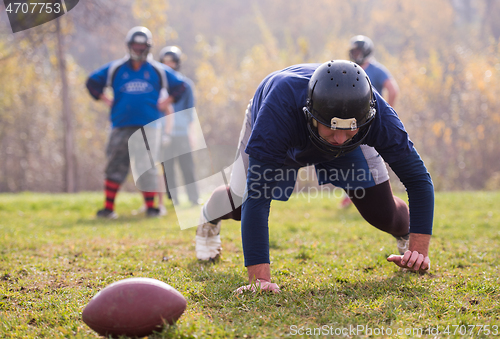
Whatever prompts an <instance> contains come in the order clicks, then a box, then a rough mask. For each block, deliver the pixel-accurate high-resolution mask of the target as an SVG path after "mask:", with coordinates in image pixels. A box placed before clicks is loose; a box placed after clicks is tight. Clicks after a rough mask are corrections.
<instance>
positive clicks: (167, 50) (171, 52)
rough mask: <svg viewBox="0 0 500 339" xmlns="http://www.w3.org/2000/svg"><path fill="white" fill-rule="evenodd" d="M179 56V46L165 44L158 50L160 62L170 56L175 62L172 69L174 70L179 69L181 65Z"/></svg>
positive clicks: (180, 54)
mask: <svg viewBox="0 0 500 339" xmlns="http://www.w3.org/2000/svg"><path fill="white" fill-rule="evenodd" d="M181 56H182V51H181V49H180V48H179V47H177V46H166V47H163V48H162V49H161V51H160V62H162V63H163V61H164V60H165V59H166V58H171V60H172V61H173V62H175V65H176V66H175V67H174V69H175V70H176V71H178V70H179V68H180V67H181Z"/></svg>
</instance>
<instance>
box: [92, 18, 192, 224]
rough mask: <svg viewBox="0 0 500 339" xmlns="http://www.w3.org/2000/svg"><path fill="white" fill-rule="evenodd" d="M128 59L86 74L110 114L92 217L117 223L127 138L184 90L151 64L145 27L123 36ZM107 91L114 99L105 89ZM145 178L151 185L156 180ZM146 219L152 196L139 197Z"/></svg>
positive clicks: (160, 114) (152, 211) (180, 83)
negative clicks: (99, 204)
mask: <svg viewBox="0 0 500 339" xmlns="http://www.w3.org/2000/svg"><path fill="white" fill-rule="evenodd" d="M126 45H127V49H128V54H127V55H126V56H125V57H124V58H122V59H119V60H115V61H112V62H110V63H108V64H106V65H104V66H103V67H101V68H99V69H98V70H96V71H95V72H93V73H92V74H90V76H89V78H88V80H87V84H86V85H87V88H88V90H89V93H90V95H91V96H92V97H93V98H94V99H96V100H101V101H103V102H104V103H106V104H107V105H108V106H109V107H110V109H111V111H110V120H111V125H112V126H111V127H112V129H111V133H110V135H109V139H108V144H107V147H106V157H107V164H106V169H105V182H104V187H105V197H106V200H105V203H104V208H103V209H101V210H99V211H98V212H97V217H100V218H110V219H116V218H117V214H116V213H115V211H114V207H115V197H116V194H117V192H118V190H119V188H120V186H121V185H122V183H123V182H124V181H125V179H126V178H127V175H128V172H129V168H130V158H129V150H128V139H129V138H130V136H131V135H132V134H133V133H134V132H135V131H137V130H138V129H139V128H141V127H143V126H145V125H147V124H149V123H151V122H153V121H155V120H157V119H160V118H161V117H163V116H164V114H165V112H166V111H167V110H170V112H171V110H172V107H171V104H172V103H173V102H175V101H176V100H178V99H179V98H180V97H181V95H182V93H183V92H184V91H185V85H184V82H183V79H182V77H180V76H178V75H177V74H176V72H175V71H173V70H171V69H169V68H167V67H164V66H163V65H162V64H160V63H158V62H156V61H154V60H153V59H152V57H151V55H150V53H149V52H150V49H151V46H152V45H153V39H152V34H151V32H150V31H149V29H147V28H146V27H139V26H138V27H134V28H132V29H131V30H130V31H129V32H128V34H127V36H126ZM106 87H111V88H112V90H113V94H114V96H113V99H111V98H109V97H108V96H107V95H106V94H105V93H104V89H105V88H106ZM149 172H151V173H148V175H149V176H151V178H146V179H148V180H153V181H155V180H156V177H157V175H154V177H153V174H154V173H152V172H154V169H153V171H149ZM143 195H144V200H145V201H146V205H147V211H146V214H147V216H149V217H156V216H159V214H160V211H159V209H158V208H156V207H154V197H155V195H156V193H155V192H143Z"/></svg>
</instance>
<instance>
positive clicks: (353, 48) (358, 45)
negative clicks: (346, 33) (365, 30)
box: [349, 35, 373, 65]
mask: <svg viewBox="0 0 500 339" xmlns="http://www.w3.org/2000/svg"><path fill="white" fill-rule="evenodd" d="M372 54H373V41H372V40H371V39H370V38H369V37H366V36H364V35H356V36H354V37H352V38H351V41H350V47H349V58H350V59H351V61H354V62H355V63H357V64H358V65H362V64H363V63H364V62H365V61H366V59H368V58H369V57H370V56H371V55H372Z"/></svg>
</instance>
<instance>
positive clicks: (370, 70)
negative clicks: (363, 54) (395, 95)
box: [365, 61, 392, 93]
mask: <svg viewBox="0 0 500 339" xmlns="http://www.w3.org/2000/svg"><path fill="white" fill-rule="evenodd" d="M365 73H366V75H368V77H369V78H370V81H371V83H372V85H373V87H375V89H376V90H377V92H379V93H382V89H383V88H384V83H385V82H386V81H387V79H390V78H392V76H391V73H389V71H388V70H387V68H385V66H384V65H382V64H380V63H378V62H376V61H370V64H369V65H368V67H366V69H365Z"/></svg>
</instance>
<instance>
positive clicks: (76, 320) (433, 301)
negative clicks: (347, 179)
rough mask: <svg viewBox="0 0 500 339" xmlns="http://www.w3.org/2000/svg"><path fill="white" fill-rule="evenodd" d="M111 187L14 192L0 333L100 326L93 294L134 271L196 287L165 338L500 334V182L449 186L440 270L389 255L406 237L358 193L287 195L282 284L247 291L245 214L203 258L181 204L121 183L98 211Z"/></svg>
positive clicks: (275, 233)
mask: <svg viewBox="0 0 500 339" xmlns="http://www.w3.org/2000/svg"><path fill="white" fill-rule="evenodd" d="M102 199H103V197H102V194H100V193H82V194H75V195H45V194H31V193H23V194H17V195H11V194H3V195H0V338H97V337H98V336H97V334H96V333H95V332H93V331H92V330H91V329H90V328H88V327H87V326H86V325H85V324H84V323H83V322H82V320H81V312H82V310H83V308H84V307H85V305H86V304H87V303H88V302H89V300H90V299H91V298H92V297H93V296H94V295H95V294H96V293H97V292H98V291H99V290H101V289H102V288H104V287H105V286H107V285H108V284H110V283H112V282H115V281H118V280H120V279H124V278H129V277H132V276H134V277H150V278H155V279H159V280H162V281H164V282H166V283H168V284H170V285H172V286H173V287H175V288H176V289H177V290H178V291H180V292H181V293H182V294H183V295H184V296H185V297H186V299H187V302H188V306H187V309H186V312H185V313H184V315H183V316H182V317H181V319H180V321H179V322H178V323H177V326H174V327H171V328H169V329H166V330H164V331H163V332H162V333H161V334H158V335H157V336H155V338H279V337H314V334H316V337H323V336H326V337H334V336H336V335H335V334H338V335H340V336H342V331H344V332H343V334H347V337H359V336H364V335H369V334H370V333H371V334H372V335H373V336H374V337H399V338H413V337H474V338H476V337H485V338H486V337H487V338H489V337H495V336H496V337H499V336H500V328H499V327H500V277H499V265H500V258H499V257H500V256H499V252H500V251H499V248H500V226H499V225H500V208H499V207H500V193H498V192H464V193H438V194H437V195H436V211H435V226H434V237H433V239H432V243H431V252H430V256H431V261H432V270H431V273H430V274H426V275H417V274H410V273H404V272H400V271H399V270H398V268H397V267H396V266H394V265H393V264H391V263H388V262H386V260H385V259H386V257H387V256H389V255H390V254H392V253H394V252H395V251H396V245H395V240H394V239H393V238H392V237H391V236H389V235H387V234H385V233H382V232H380V231H377V230H376V229H374V228H372V227H371V226H369V225H368V224H366V223H365V222H364V221H363V220H362V218H361V217H360V216H359V215H358V213H357V212H356V210H355V209H354V208H353V207H350V208H349V209H347V210H339V208H338V207H337V206H338V202H339V201H338V200H328V199H324V200H321V199H316V200H311V201H310V202H308V200H307V198H301V199H299V198H292V199H291V200H290V201H289V202H287V203H282V202H273V205H272V212H271V221H270V232H271V239H270V244H271V256H272V258H271V260H272V264H271V265H272V266H271V268H272V273H273V279H274V282H276V283H277V284H278V285H279V286H280V287H281V290H282V293H281V294H279V295H272V294H267V293H264V294H252V293H245V294H244V295H235V294H233V292H232V291H233V290H235V289H236V288H238V287H239V286H241V285H243V284H245V283H246V269H245V268H244V266H243V253H242V250H241V237H240V232H239V223H236V222H226V223H223V230H222V233H221V235H222V238H223V248H224V252H223V257H222V260H221V261H220V262H219V263H217V264H215V265H212V264H201V263H198V262H197V261H196V260H195V256H194V229H188V230H184V231H181V230H180V228H179V227H178V225H177V219H176V217H175V214H174V212H173V208H172V206H170V205H169V206H168V209H169V215H168V216H166V217H164V218H161V219H146V218H144V217H143V216H142V215H136V216H133V215H132V214H131V210H133V209H137V208H138V207H139V206H140V205H141V203H142V198H141V196H140V195H139V194H138V193H135V194H131V193H120V194H119V195H118V198H117V212H118V213H119V214H120V216H121V217H120V218H119V219H118V220H109V221H108V220H105V221H103V220H96V219H95V218H94V214H95V211H96V210H97V209H98V208H100V207H101V205H102ZM437 330H439V331H440V332H441V333H440V334H437V332H436V331H437ZM314 331H316V332H314ZM370 331H371V332H370ZM389 331H390V333H389ZM420 331H422V332H420ZM443 332H444V333H443ZM301 334H302V335H301ZM309 334H310V335H309ZM318 334H319V335H318ZM488 334H489V335H488ZM338 335H337V336H338Z"/></svg>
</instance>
